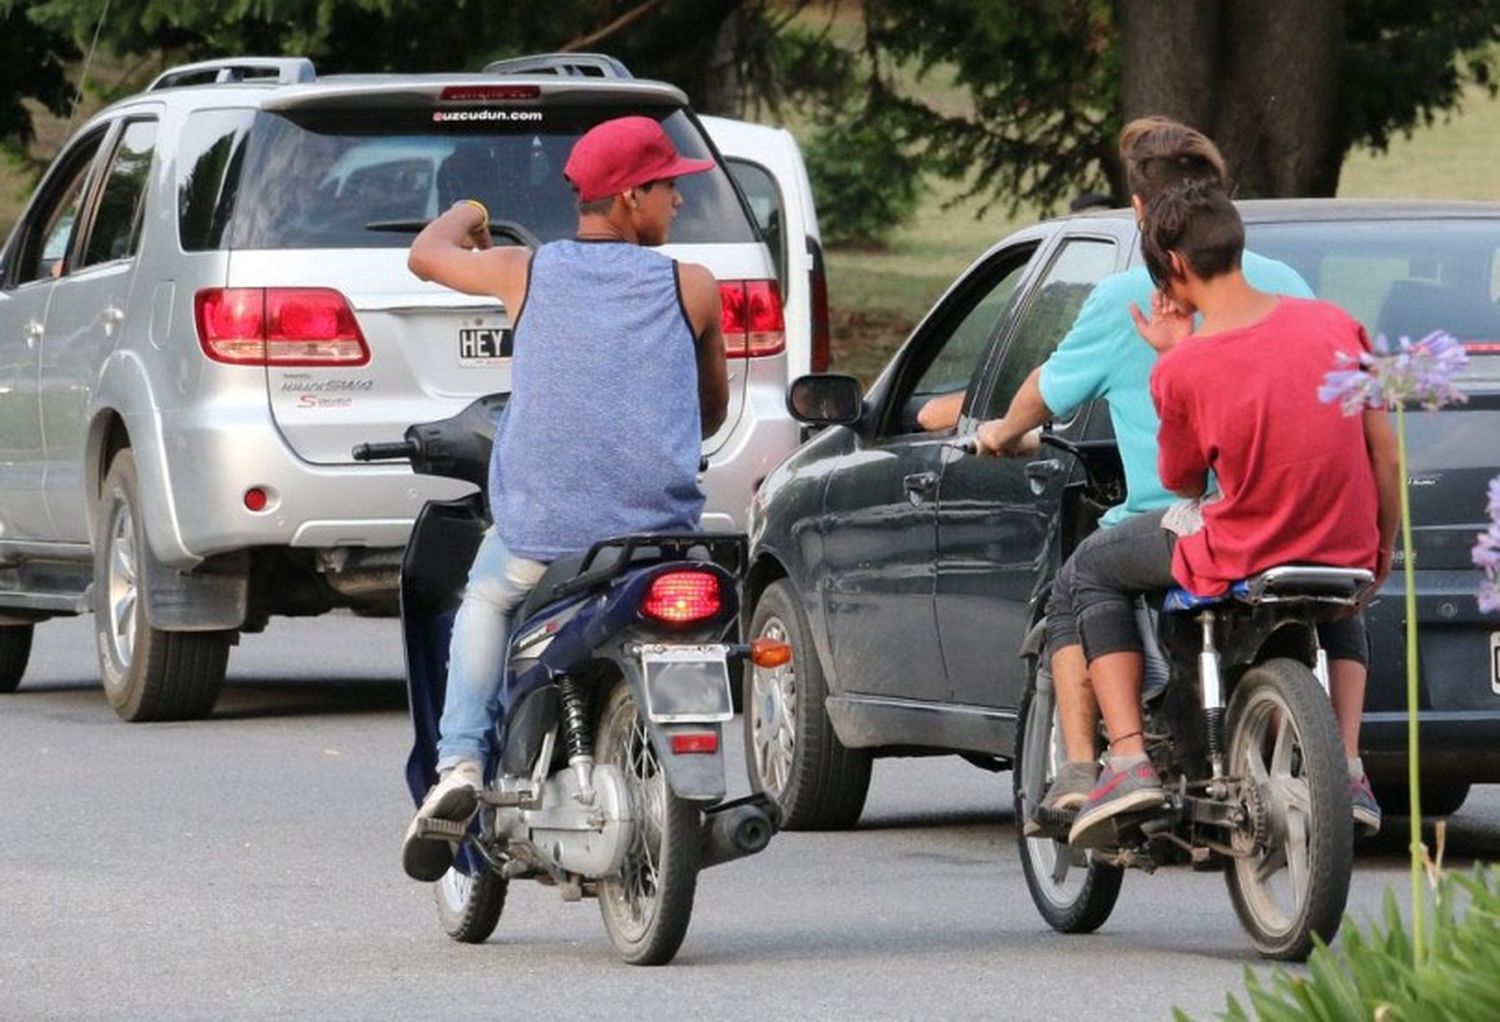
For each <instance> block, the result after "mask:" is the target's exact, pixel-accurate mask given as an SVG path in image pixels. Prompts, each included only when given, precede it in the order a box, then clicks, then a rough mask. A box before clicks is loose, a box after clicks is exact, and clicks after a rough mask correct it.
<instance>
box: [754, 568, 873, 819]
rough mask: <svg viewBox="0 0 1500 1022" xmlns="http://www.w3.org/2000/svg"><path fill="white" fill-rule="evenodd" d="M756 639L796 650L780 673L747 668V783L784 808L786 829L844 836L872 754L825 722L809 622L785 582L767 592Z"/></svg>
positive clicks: (855, 814) (864, 788) (758, 609)
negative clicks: (846, 740)
mask: <svg viewBox="0 0 1500 1022" xmlns="http://www.w3.org/2000/svg"><path fill="white" fill-rule="evenodd" d="M750 637H751V638H752V639H762V638H764V639H775V640H777V641H780V642H785V643H788V644H789V645H790V646H791V647H792V659H791V662H790V663H788V664H784V665H782V666H781V667H770V668H767V667H751V666H747V667H746V669H745V681H744V707H745V710H744V713H745V760H746V766H747V767H748V768H749V772H750V783H751V785H752V786H753V787H755V788H756V789H758V790H760V791H764V792H766V793H767V794H769V795H771V796H772V797H774V798H775V799H776V801H777V802H778V803H780V805H781V813H782V824H781V826H782V829H783V830H846V829H848V828H849V827H852V826H854V823H855V821H857V820H858V819H859V814H860V812H861V811H863V809H864V807H865V795H866V794H867V793H868V792H869V788H870V753H869V752H868V751H867V750H864V749H849V748H846V747H845V746H844V744H843V743H842V742H840V741H839V738H838V735H836V734H835V733H834V731H833V724H832V722H831V721H829V719H828V712H827V709H826V708H825V706H824V701H825V700H826V699H827V698H828V688H827V683H826V682H825V680H824V678H823V669H822V665H821V664H820V663H819V662H818V654H817V651H816V650H815V649H814V648H813V644H812V638H811V634H810V632H809V629H808V624H807V617H806V615H804V614H803V612H802V608H801V606H800V605H799V602H798V599H797V593H796V591H795V590H794V589H793V588H792V585H791V583H790V582H788V581H787V580H786V579H780V580H778V581H776V582H773V583H771V585H769V586H767V587H766V590H765V592H763V593H761V595H760V599H759V600H758V601H757V602H756V604H755V613H754V614H753V615H752V616H751V619H750Z"/></svg>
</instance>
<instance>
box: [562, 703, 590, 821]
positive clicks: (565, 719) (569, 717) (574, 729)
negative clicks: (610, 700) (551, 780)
mask: <svg viewBox="0 0 1500 1022" xmlns="http://www.w3.org/2000/svg"><path fill="white" fill-rule="evenodd" d="M557 692H558V695H559V696H560V697H561V702H562V730H563V740H564V741H565V742H567V745H568V766H570V767H571V768H572V769H573V772H574V773H575V774H577V775H578V798H579V801H581V802H584V803H588V802H592V801H593V797H594V755H593V747H594V742H593V736H592V735H591V734H590V733H589V715H588V695H587V693H586V692H585V691H584V688H583V685H582V684H580V683H579V681H578V679H577V678H574V677H572V676H571V675H569V676H566V677H563V678H561V679H559V680H558V682H557Z"/></svg>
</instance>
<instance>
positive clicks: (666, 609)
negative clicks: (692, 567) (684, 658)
mask: <svg viewBox="0 0 1500 1022" xmlns="http://www.w3.org/2000/svg"><path fill="white" fill-rule="evenodd" d="M723 608H724V597H723V594H722V593H720V591H719V577H718V576H717V575H714V574H712V573H710V572H707V571H668V572H663V573H662V574H660V575H657V576H656V578H654V579H652V580H651V587H650V588H649V589H647V590H646V598H645V599H644V600H642V601H641V613H642V614H644V615H646V616H647V617H649V618H654V619H656V620H657V621H661V622H664V623H666V624H673V625H687V624H693V623H695V622H698V621H707V620H709V619H710V618H713V617H717V616H718V614H719V611H721V610H722V609H723Z"/></svg>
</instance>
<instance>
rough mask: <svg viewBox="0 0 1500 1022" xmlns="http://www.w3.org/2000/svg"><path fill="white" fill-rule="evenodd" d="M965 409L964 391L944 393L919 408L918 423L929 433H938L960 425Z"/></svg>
mask: <svg viewBox="0 0 1500 1022" xmlns="http://www.w3.org/2000/svg"><path fill="white" fill-rule="evenodd" d="M963 410H964V392H963V391H961V390H960V391H955V392H954V393H952V394H942V395H939V396H938V397H935V398H931V399H929V400H928V401H926V402H924V403H923V404H922V407H921V408H919V409H917V425H918V426H921V427H922V428H923V429H925V430H927V431H928V432H929V433H938V432H941V431H942V430H945V429H952V428H953V427H954V426H957V425H958V419H959V416H960V415H961V414H962V413H963Z"/></svg>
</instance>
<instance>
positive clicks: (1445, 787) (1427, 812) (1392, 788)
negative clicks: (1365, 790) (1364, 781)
mask: <svg viewBox="0 0 1500 1022" xmlns="http://www.w3.org/2000/svg"><path fill="white" fill-rule="evenodd" d="M1371 787H1372V788H1374V789H1375V800H1376V801H1377V802H1379V803H1380V809H1381V812H1383V813H1384V814H1385V815H1386V816H1407V815H1409V814H1410V813H1411V786H1410V785H1408V784H1406V783H1405V781H1404V780H1401V781H1391V782H1389V783H1387V782H1385V781H1377V782H1375V783H1373V784H1372V785H1371ZM1469 787H1470V786H1469V784H1468V782H1465V781H1460V782H1457V783H1452V784H1440V783H1438V782H1436V781H1428V782H1426V783H1425V784H1422V785H1420V786H1419V787H1418V788H1417V794H1418V795H1420V796H1421V797H1422V815H1423V816H1425V817H1428V818H1431V817H1434V816H1452V815H1453V814H1454V813H1456V812H1458V811H1459V810H1460V809H1461V808H1463V804H1464V802H1465V801H1467V800H1468V797H1469Z"/></svg>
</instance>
